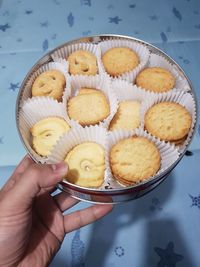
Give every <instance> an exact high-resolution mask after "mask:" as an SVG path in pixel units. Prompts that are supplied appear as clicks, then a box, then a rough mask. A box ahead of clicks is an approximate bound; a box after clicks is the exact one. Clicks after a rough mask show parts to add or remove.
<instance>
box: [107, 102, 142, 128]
mask: <svg viewBox="0 0 200 267" xmlns="http://www.w3.org/2000/svg"><path fill="white" fill-rule="evenodd" d="M140 105H141V104H140V102H138V101H131V100H129V101H123V102H120V104H119V108H118V110H117V113H116V114H115V116H114V117H113V119H112V121H111V123H110V126H109V130H110V131H113V130H119V129H122V130H133V129H135V128H137V127H139V125H140Z"/></svg>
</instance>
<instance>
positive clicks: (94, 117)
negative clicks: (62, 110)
mask: <svg viewBox="0 0 200 267" xmlns="http://www.w3.org/2000/svg"><path fill="white" fill-rule="evenodd" d="M109 114H110V106H109V103H108V101H107V99H106V97H105V95H104V94H103V93H102V92H100V91H99V92H92V93H91V92H90V93H82V94H80V95H77V96H75V97H72V98H71V99H70V100H69V101H68V115H69V117H70V118H71V119H73V120H76V121H78V122H79V123H80V124H81V125H83V126H86V125H94V124H96V123H99V122H100V121H102V120H104V119H105V118H107V117H108V115H109Z"/></svg>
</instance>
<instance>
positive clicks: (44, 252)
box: [0, 156, 112, 267]
mask: <svg viewBox="0 0 200 267" xmlns="http://www.w3.org/2000/svg"><path fill="white" fill-rule="evenodd" d="M66 172H67V166H66V165H65V164H64V163H59V164H53V165H41V164H36V163H34V162H33V161H32V160H31V159H30V158H29V157H28V156H26V157H25V158H24V159H23V160H22V162H21V163H20V164H19V165H18V167H17V168H16V170H15V171H14V173H13V174H12V176H11V177H10V179H9V180H8V181H7V183H6V184H5V185H4V187H3V188H2V189H1V191H0V266H2V267H3V266H6V267H8V266H20V267H21V266H26V267H27V266H34V267H42V266H48V264H49V263H50V261H51V260H52V258H53V257H54V255H55V254H56V252H57V251H58V249H59V248H60V246H61V243H62V241H63V239H64V236H65V234H66V233H69V232H71V231H73V230H75V229H78V228H80V227H82V226H84V225H87V224H89V223H92V222H94V221H96V220H98V219H100V218H101V217H102V216H104V215H106V214H107V213H108V212H110V211H111V210H112V205H94V206H91V207H89V208H86V209H84V210H81V211H75V212H73V213H70V214H67V215H63V212H64V211H65V210H67V209H69V208H70V207H72V206H74V205H75V204H77V203H78V200H75V199H73V198H72V197H70V196H68V195H67V194H66V193H63V192H61V193H59V194H58V195H56V196H54V197H52V196H51V195H50V192H51V190H52V188H54V187H55V186H56V184H57V183H58V182H59V181H61V180H62V177H63V176H64V175H65V174H66Z"/></svg>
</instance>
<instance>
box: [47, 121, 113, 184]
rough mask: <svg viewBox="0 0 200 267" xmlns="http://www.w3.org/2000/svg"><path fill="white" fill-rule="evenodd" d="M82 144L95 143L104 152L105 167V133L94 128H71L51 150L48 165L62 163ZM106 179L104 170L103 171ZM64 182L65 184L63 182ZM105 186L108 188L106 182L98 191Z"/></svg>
mask: <svg viewBox="0 0 200 267" xmlns="http://www.w3.org/2000/svg"><path fill="white" fill-rule="evenodd" d="M84 142H95V143H97V144H99V145H100V146H101V147H102V148H103V149H104V150H105V166H107V164H106V159H107V155H106V153H107V152H106V151H107V150H106V149H107V131H106V129H105V128H103V127H100V126H98V125H96V126H89V127H85V128H83V127H76V128H73V129H72V130H71V131H70V132H69V133H68V134H65V135H64V136H63V137H62V138H61V139H60V140H59V141H58V143H57V144H56V145H55V146H54V148H53V149H52V151H51V153H50V155H49V157H48V163H58V162H60V161H63V160H64V159H65V158H66V156H67V154H68V153H69V152H70V151H71V150H72V149H73V148H74V147H75V146H77V145H79V144H82V143H84ZM105 177H106V170H105ZM64 182H66V181H65V180H64ZM106 186H109V185H108V184H107V183H106V180H105V181H104V183H103V184H102V186H101V187H99V188H98V189H105V187H106Z"/></svg>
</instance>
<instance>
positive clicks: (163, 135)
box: [145, 102, 192, 141]
mask: <svg viewBox="0 0 200 267" xmlns="http://www.w3.org/2000/svg"><path fill="white" fill-rule="evenodd" d="M191 124H192V117H191V115H190V113H189V111H188V110H187V109H186V108H184V107H183V106H182V105H180V104H177V103H174V102H161V103H158V104H155V105H153V106H152V107H151V108H149V109H148V111H147V113H146V114H145V129H146V130H147V131H148V132H149V133H151V134H152V135H154V136H156V137H158V138H159V139H161V140H164V141H178V140H180V139H182V138H184V137H185V136H186V135H187V134H188V132H189V130H190V128H191Z"/></svg>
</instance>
